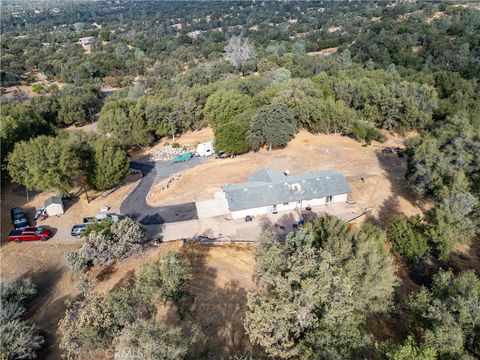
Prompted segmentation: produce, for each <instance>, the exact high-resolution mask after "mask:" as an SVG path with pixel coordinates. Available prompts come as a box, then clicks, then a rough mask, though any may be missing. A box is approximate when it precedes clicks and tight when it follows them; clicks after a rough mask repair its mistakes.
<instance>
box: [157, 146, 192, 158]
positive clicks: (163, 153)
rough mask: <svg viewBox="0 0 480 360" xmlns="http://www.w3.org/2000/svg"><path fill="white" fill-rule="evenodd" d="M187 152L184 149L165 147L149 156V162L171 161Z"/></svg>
mask: <svg viewBox="0 0 480 360" xmlns="http://www.w3.org/2000/svg"><path fill="white" fill-rule="evenodd" d="M186 151H187V150H186V149H185V148H181V147H180V148H173V147H171V146H165V147H164V148H163V149H161V150H157V151H155V152H154V153H153V154H151V155H150V160H152V161H159V160H164V161H168V160H172V159H173V158H174V157H175V156H177V155H180V154H183V153H184V152H186Z"/></svg>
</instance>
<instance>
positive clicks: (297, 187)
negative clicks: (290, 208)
mask: <svg viewBox="0 0 480 360" xmlns="http://www.w3.org/2000/svg"><path fill="white" fill-rule="evenodd" d="M291 189H292V192H293V193H298V192H300V190H302V187H301V186H300V184H292V187H291Z"/></svg>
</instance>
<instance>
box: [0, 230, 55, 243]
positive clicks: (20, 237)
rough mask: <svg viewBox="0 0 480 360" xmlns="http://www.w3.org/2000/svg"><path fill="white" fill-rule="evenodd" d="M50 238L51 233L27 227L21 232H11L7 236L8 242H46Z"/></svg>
mask: <svg viewBox="0 0 480 360" xmlns="http://www.w3.org/2000/svg"><path fill="white" fill-rule="evenodd" d="M51 237H52V231H51V230H49V229H46V228H43V227H27V228H25V229H22V230H13V231H10V233H9V234H8V237H7V240H8V241H15V242H16V243H19V242H21V241H35V240H40V241H47V240H48V239H50V238H51Z"/></svg>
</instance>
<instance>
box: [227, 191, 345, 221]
mask: <svg viewBox="0 0 480 360" xmlns="http://www.w3.org/2000/svg"><path fill="white" fill-rule="evenodd" d="M347 196H348V194H338V195H333V196H332V201H330V202H329V204H335V203H341V202H345V201H347ZM326 203H327V198H326V197H321V198H316V199H310V200H301V201H292V202H289V203H288V204H277V206H276V211H291V210H295V209H305V208H306V207H314V206H321V205H325V204H326ZM272 212H273V205H272V206H262V207H257V208H252V209H244V210H236V211H232V212H231V214H232V218H233V219H243V218H244V217H245V216H247V215H250V216H258V215H265V214H269V213H272Z"/></svg>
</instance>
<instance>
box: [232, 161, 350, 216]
mask: <svg viewBox="0 0 480 360" xmlns="http://www.w3.org/2000/svg"><path fill="white" fill-rule="evenodd" d="M223 190H224V191H225V197H226V198H227V202H228V207H229V209H230V211H236V210H244V209H251V208H256V207H261V206H271V205H274V204H283V203H287V202H291V201H300V200H310V199H317V198H321V197H324V196H330V195H339V194H346V193H351V192H352V190H351V189H350V186H348V183H347V181H346V180H345V178H344V177H343V175H342V174H340V173H338V172H337V171H333V170H324V171H317V172H312V173H306V174H300V175H289V176H287V175H285V174H283V173H282V172H279V171H275V170H271V169H267V168H263V169H262V170H260V171H257V172H255V173H253V174H252V175H250V176H249V177H248V181H247V182H244V183H238V184H230V185H225V186H224V187H223Z"/></svg>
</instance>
